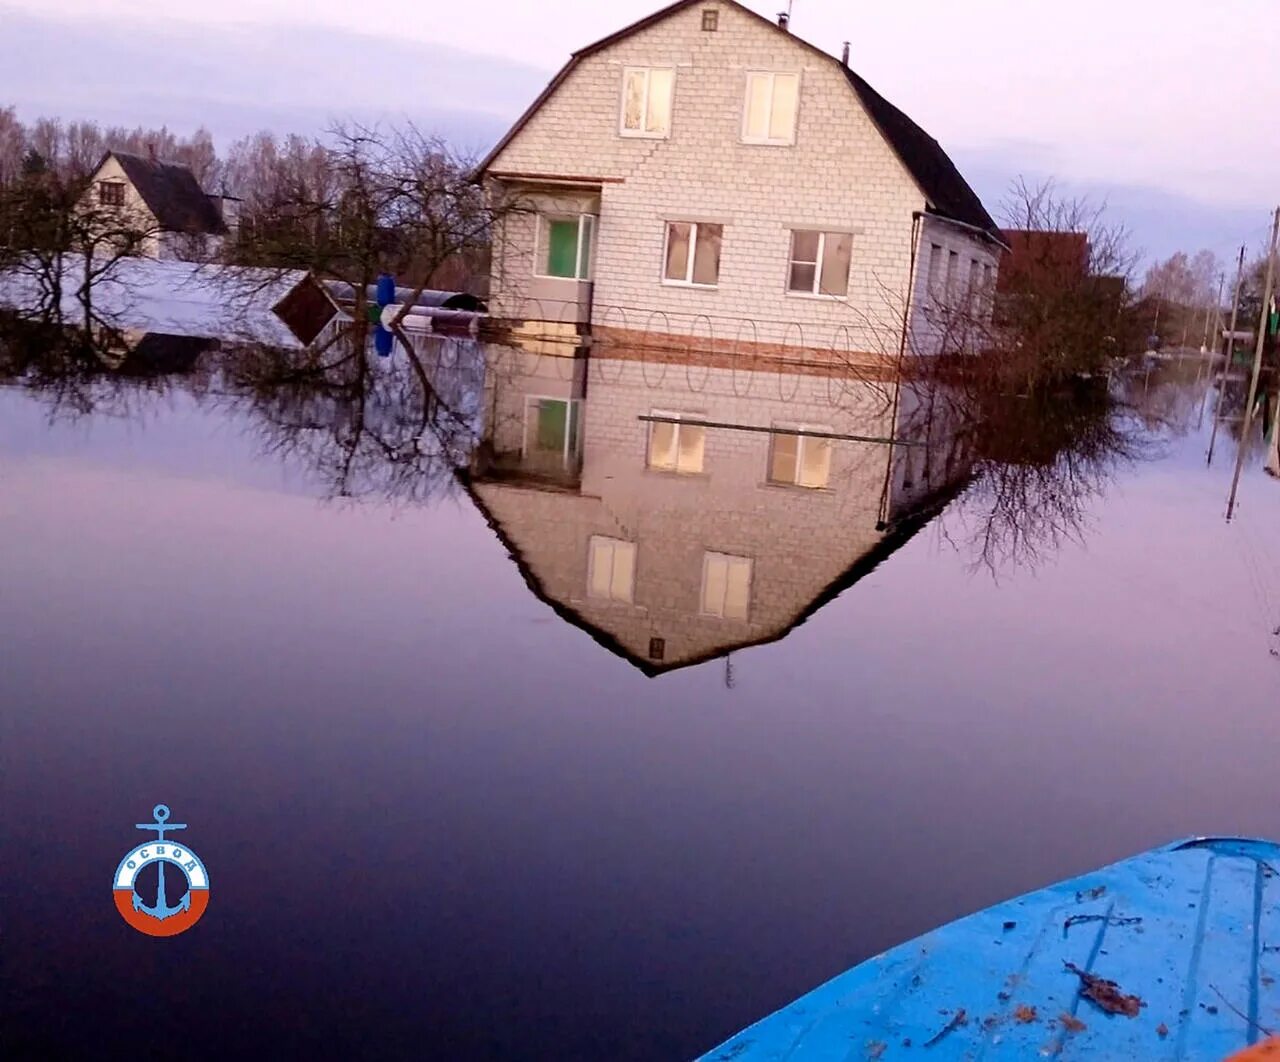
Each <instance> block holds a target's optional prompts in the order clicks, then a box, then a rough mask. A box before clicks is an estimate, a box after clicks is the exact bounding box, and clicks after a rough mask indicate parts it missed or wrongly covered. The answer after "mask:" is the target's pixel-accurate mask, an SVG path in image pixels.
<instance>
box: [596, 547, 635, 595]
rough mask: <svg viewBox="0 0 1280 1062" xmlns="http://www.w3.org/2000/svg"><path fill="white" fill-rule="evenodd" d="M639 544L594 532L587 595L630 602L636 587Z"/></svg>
mask: <svg viewBox="0 0 1280 1062" xmlns="http://www.w3.org/2000/svg"><path fill="white" fill-rule="evenodd" d="M635 576H636V545H635V543H634V542H623V541H622V540H621V539H617V538H605V537H604V536H603V535H592V536H591V551H590V555H589V556H588V559H587V595H588V596H589V597H600V598H606V599H607V600H609V601H626V602H628V603H629V602H630V601H631V599H632V594H633V592H634V589H635Z"/></svg>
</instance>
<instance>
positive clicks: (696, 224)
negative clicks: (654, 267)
mask: <svg viewBox="0 0 1280 1062" xmlns="http://www.w3.org/2000/svg"><path fill="white" fill-rule="evenodd" d="M672 225H688V226H689V261H687V262H686V263H685V266H684V275H685V279H684V280H671V279H670V278H669V277H668V276H667V254H668V253H669V252H670V250H671V226H672ZM703 225H717V226H719V228H720V253H721V256H722V257H723V254H724V225H723V224H722V223H721V222H719V221H684V220H682V219H679V218H673V219H671V220H669V221H664V222H663V223H662V267H661V272H660V274H659V276H660V277H661V279H662V283H664V284H666V285H667V286H669V287H673V288H698V289H699V290H701V291H715V290H716V289H717V288H718V287H719V286H720V266H719V265H717V266H716V282H715V283H714V284H698V283H695V282H694V279H693V263H694V260H695V259H696V258H697V256H698V229H699V228H700V227H701V226H703ZM721 264H723V263H721Z"/></svg>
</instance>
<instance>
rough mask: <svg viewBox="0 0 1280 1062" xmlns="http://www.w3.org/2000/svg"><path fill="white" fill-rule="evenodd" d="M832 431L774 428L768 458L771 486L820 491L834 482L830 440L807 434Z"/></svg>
mask: <svg viewBox="0 0 1280 1062" xmlns="http://www.w3.org/2000/svg"><path fill="white" fill-rule="evenodd" d="M807 431H812V432H825V433H827V434H830V432H831V429H830V428H829V427H825V426H818V425H813V424H797V425H794V426H792V425H787V426H786V427H785V429H784V428H783V426H781V425H775V427H774V433H773V436H772V445H771V448H770V454H769V482H770V483H787V484H790V485H791V486H795V487H810V488H812V489H815V490H816V489H819V488H822V487H825V486H826V485H827V484H828V483H829V482H830V480H831V440H830V439H829V438H826V437H825V436H822V435H817V436H815V435H805V434H803V433H804V432H807Z"/></svg>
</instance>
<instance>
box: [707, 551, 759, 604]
mask: <svg viewBox="0 0 1280 1062" xmlns="http://www.w3.org/2000/svg"><path fill="white" fill-rule="evenodd" d="M751 567H752V565H751V558H750V557H734V556H731V555H730V554H727V553H712V552H710V551H708V552H706V553H705V554H703V557H702V609H701V611H702V614H703V615H704V616H719V617H720V618H721V619H734V620H745V619H746V618H747V613H748V612H749V611H750V606H751Z"/></svg>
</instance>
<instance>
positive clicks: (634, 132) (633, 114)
mask: <svg viewBox="0 0 1280 1062" xmlns="http://www.w3.org/2000/svg"><path fill="white" fill-rule="evenodd" d="M675 86H676V72H675V71H674V70H668V69H663V68H659V67H630V66H629V67H627V69H626V70H625V72H624V73H623V79H622V124H621V126H620V128H619V130H618V131H619V132H620V133H621V134H622V135H623V136H647V137H656V138H663V137H668V136H670V135H671V101H672V97H673V95H674V93H675Z"/></svg>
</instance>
